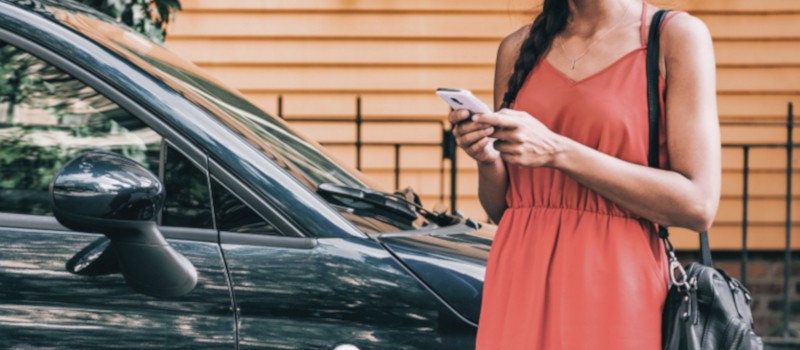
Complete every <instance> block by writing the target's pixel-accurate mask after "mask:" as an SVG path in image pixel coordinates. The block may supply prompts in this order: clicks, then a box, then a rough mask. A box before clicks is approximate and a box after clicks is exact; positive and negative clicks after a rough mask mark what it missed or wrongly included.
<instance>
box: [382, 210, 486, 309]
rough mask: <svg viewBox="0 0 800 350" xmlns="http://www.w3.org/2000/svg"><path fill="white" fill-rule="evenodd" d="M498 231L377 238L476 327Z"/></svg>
mask: <svg viewBox="0 0 800 350" xmlns="http://www.w3.org/2000/svg"><path fill="white" fill-rule="evenodd" d="M495 229H496V227H495V226H493V225H485V224H484V225H482V226H481V228H479V229H477V230H476V229H474V228H472V227H469V226H467V225H464V224H462V225H454V226H450V227H445V228H441V229H437V230H431V231H427V232H412V233H395V234H391V233H389V234H382V235H378V236H377V238H378V240H379V241H380V242H381V244H383V245H384V246H385V247H386V249H388V250H389V251H390V252H391V253H393V254H394V255H395V256H396V257H397V258H398V259H399V260H400V261H401V262H402V263H403V264H404V265H406V266H407V267H408V268H409V269H410V270H411V271H412V272H413V273H414V274H415V275H416V276H417V277H418V278H419V279H420V280H422V282H423V283H425V284H427V285H428V287H430V288H431V289H432V290H433V291H434V292H435V293H436V294H438V295H439V297H441V298H442V299H443V300H444V301H445V302H446V303H447V304H449V305H450V306H451V307H452V308H453V309H455V311H457V312H458V313H459V314H461V316H463V317H464V318H466V319H467V320H469V321H471V322H473V323H475V324H477V323H478V315H479V312H480V308H481V297H482V295H483V293H482V290H483V277H484V273H485V272H486V259H487V257H488V255H489V248H490V247H491V245H492V239H493V237H494V232H495Z"/></svg>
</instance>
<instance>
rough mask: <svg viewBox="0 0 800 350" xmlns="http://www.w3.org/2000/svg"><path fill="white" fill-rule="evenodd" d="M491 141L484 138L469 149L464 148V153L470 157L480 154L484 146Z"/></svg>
mask: <svg viewBox="0 0 800 350" xmlns="http://www.w3.org/2000/svg"><path fill="white" fill-rule="evenodd" d="M492 141H494V140H493V139H490V138H488V137H484V138H482V139H479V140H478V141H476V142H475V143H473V144H472V145H470V146H469V147H466V148H464V151H466V152H467V154H469V155H470V156H474V155H477V154H480V153H481V152H482V151H483V150H484V149H485V148H486V146H487V145H489V143H490V142H492Z"/></svg>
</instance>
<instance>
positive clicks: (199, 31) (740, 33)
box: [169, 12, 800, 40]
mask: <svg viewBox="0 0 800 350" xmlns="http://www.w3.org/2000/svg"><path fill="white" fill-rule="evenodd" d="M698 17H699V18H700V19H701V20H703V22H705V23H706V25H707V26H708V27H709V29H710V31H711V34H712V36H713V37H714V38H715V39H723V40H731V39H763V38H768V39H770V40H785V39H798V38H800V26H797V25H796V23H797V22H798V21H800V13H797V14H784V13H780V14H768V15H765V14H706V15H698ZM531 20H532V18H531V16H530V15H528V14H514V13H511V14H496V13H488V14H487V13H414V14H403V13H400V14H394V13H392V14H386V13H363V14H354V13H340V14H336V15H335V16H332V15H330V14H327V13H317V12H312V13H288V14H286V13H253V12H243V13H226V12H211V13H206V12H200V13H193V12H187V13H184V14H182V15H181V17H180V19H179V20H176V21H175V22H174V23H173V24H172V25H171V26H170V28H169V36H170V37H172V38H187V37H202V38H213V37H234V38H304V37H305V38H331V39H341V38H352V39H355V38H360V39H375V38H387V39H391V38H428V39H431V38H438V39H460V40H463V39H484V40H499V39H501V38H503V37H505V36H506V35H508V34H509V33H511V32H513V31H514V30H516V29H517V28H519V27H520V26H522V25H525V24H527V23H529V22H531ZM476 23H480V25H475V24H476Z"/></svg>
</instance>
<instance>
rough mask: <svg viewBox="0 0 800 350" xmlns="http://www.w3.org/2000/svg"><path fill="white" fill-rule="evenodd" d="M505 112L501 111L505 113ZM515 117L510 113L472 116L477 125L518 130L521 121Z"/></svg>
mask: <svg viewBox="0 0 800 350" xmlns="http://www.w3.org/2000/svg"><path fill="white" fill-rule="evenodd" d="M503 111H505V110H501V112H503ZM517 119H518V118H517V117H516V116H515V115H511V114H508V113H492V114H475V115H473V116H472V121H474V122H476V123H484V124H489V125H493V126H499V127H502V128H511V129H513V128H516V127H517V125H518V123H519V121H518V120H517Z"/></svg>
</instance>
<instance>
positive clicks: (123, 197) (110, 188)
mask: <svg viewBox="0 0 800 350" xmlns="http://www.w3.org/2000/svg"><path fill="white" fill-rule="evenodd" d="M50 197H51V199H52V207H53V213H54V214H55V217H56V219H57V220H58V222H59V223H61V224H62V225H64V226H66V227H67V228H69V229H72V230H75V231H83V232H96V233H102V234H105V235H106V237H108V238H109V240H110V241H111V243H110V246H109V249H113V252H114V253H115V255H116V257H117V259H118V261H119V268H120V270H121V272H122V275H123V276H124V277H125V281H126V282H127V283H128V285H130V287H131V288H133V289H134V290H135V291H137V292H140V293H143V294H146V295H150V296H154V297H177V296H181V295H185V294H187V293H189V292H191V291H192V290H193V289H194V287H195V286H196V285H197V270H196V269H195V268H194V265H192V263H191V262H189V260H188V259H186V257H184V256H183V255H181V254H180V253H178V252H176V251H175V250H174V249H172V247H171V246H170V245H169V243H167V241H166V240H165V239H164V237H163V236H162V235H161V232H160V231H159V229H158V225H157V224H156V222H155V220H156V218H157V217H158V214H159V212H160V211H161V208H162V207H163V205H164V185H163V184H162V183H161V181H159V179H158V177H156V176H155V175H153V174H152V173H151V172H150V171H148V170H147V169H146V168H144V167H143V166H142V165H140V164H138V163H136V162H135V161H133V160H130V159H128V158H125V157H122V156H120V155H117V154H113V153H106V152H88V153H84V154H81V155H79V156H78V157H76V158H74V159H72V160H70V161H69V162H67V164H65V165H64V167H62V168H61V170H60V171H59V172H58V173H57V174H56V176H55V177H54V178H53V183H52V185H51V187H50Z"/></svg>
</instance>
